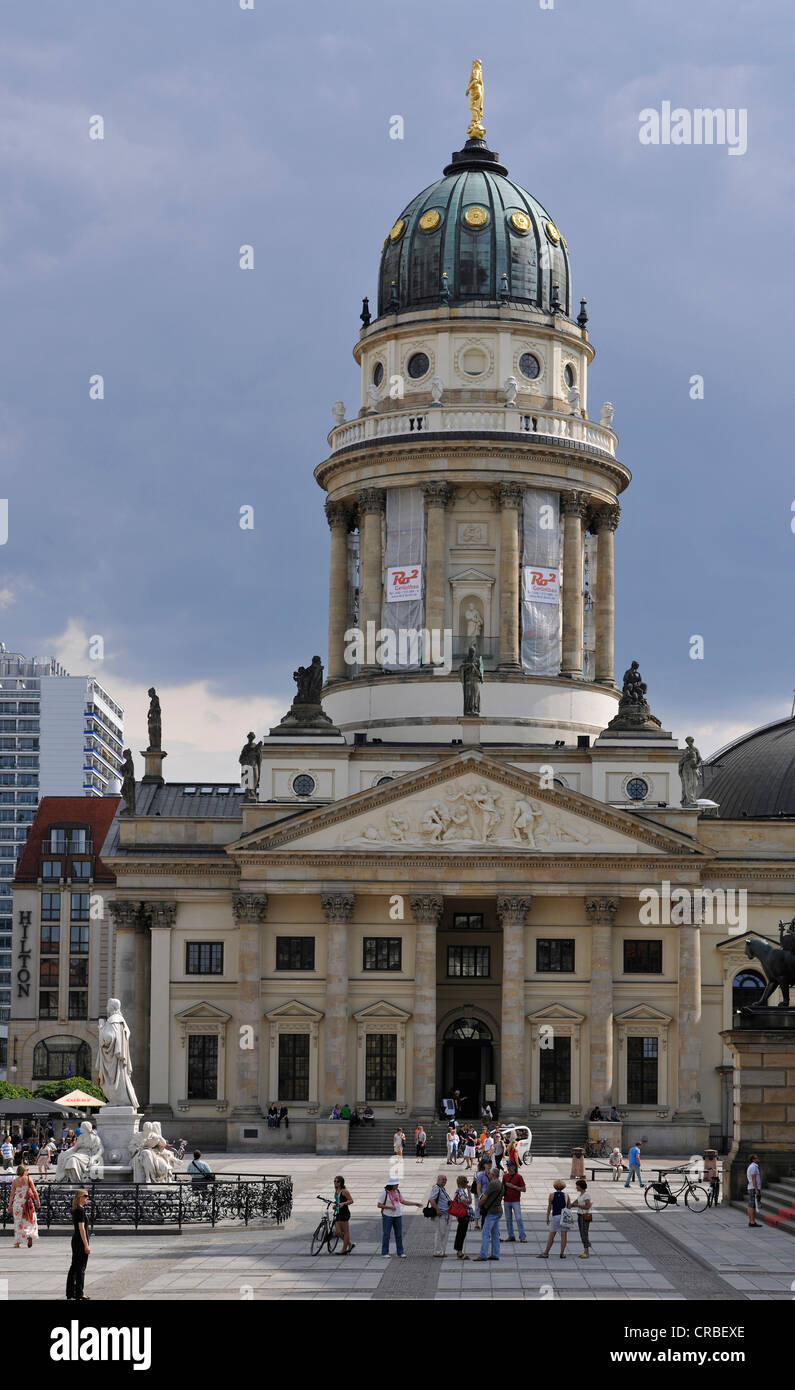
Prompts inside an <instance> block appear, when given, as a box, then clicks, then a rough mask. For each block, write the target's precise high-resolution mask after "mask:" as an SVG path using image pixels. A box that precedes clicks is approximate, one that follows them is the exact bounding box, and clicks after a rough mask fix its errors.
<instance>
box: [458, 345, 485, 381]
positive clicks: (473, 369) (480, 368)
mask: <svg viewBox="0 0 795 1390" xmlns="http://www.w3.org/2000/svg"><path fill="white" fill-rule="evenodd" d="M461 366H462V367H463V369H464V371H465V372H466V374H467V376H482V374H483V372H485V370H486V354H485V352H483V351H482V350H481V349H480V348H467V350H466V352H465V353H464V354H463V355H462V357H461Z"/></svg>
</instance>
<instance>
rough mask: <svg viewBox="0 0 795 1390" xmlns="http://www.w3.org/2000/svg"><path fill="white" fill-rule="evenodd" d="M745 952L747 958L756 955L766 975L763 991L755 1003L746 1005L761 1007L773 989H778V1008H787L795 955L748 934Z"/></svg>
mask: <svg viewBox="0 0 795 1390" xmlns="http://www.w3.org/2000/svg"><path fill="white" fill-rule="evenodd" d="M745 954H746V955H747V956H748V959H749V960H753V958H754V956H756V959H757V960H758V961H760V962H761V964H762V969H763V970H764V972H765V974H766V975H767V984H766V986H765V989H764V992H763V993H762V995H761V996H760V998H759V999H757V1000H756V1003H755V1004H752V1005H749V1006H747V1007H750V1008H752V1009H761V1008H762V1007H763V1005H765V1004H766V1003H767V1001H768V999H769V998H770V996H771V994H772V993H773V991H774V990H776V989H780V990H781V1000H782V1002H781V1003H780V1004H779V1005H778V1008H779V1009H788V1008H789V991H790V985H795V955H793V953H792V952H791V951H783V950H782V949H781V947H780V946H774V945H773V944H772V942H770V941H762V940H761V939H760V938H759V937H758V936H749V937H748V938H747V939H746V942H745Z"/></svg>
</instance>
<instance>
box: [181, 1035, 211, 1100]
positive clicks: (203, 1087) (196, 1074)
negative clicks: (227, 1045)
mask: <svg viewBox="0 0 795 1390" xmlns="http://www.w3.org/2000/svg"><path fill="white" fill-rule="evenodd" d="M217 1097H218V1038H217V1037H216V1035H215V1034H214V1033H192V1034H190V1036H189V1037H188V1100H216V1099H217Z"/></svg>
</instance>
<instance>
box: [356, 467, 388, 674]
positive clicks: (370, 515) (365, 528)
mask: <svg viewBox="0 0 795 1390" xmlns="http://www.w3.org/2000/svg"><path fill="white" fill-rule="evenodd" d="M357 501H358V504H359V625H360V627H361V629H362V631H363V632H364V634H365V638H366V637H367V632H368V629H367V624H368V623H374V624H375V629H374V633H373V635H375V632H377V631H378V629H379V628H380V626H381V600H382V594H383V568H384V562H383V548H382V544H381V518H382V516H383V514H384V509H385V507H386V494H385V493H384V492H383V491H382V489H381V488H376V487H368V488H363V489H362V491H361V492H360V493H359V494H358V498H357ZM368 655H369V653H368ZM362 669H363V670H364V671H374V670H377V669H378V668H377V667H376V666H374V665H373V664H372V663H366V664H365V666H364V667H363V668H362Z"/></svg>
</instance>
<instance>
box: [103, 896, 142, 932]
mask: <svg viewBox="0 0 795 1390" xmlns="http://www.w3.org/2000/svg"><path fill="white" fill-rule="evenodd" d="M108 911H109V912H110V915H111V918H112V919H113V925H114V927H138V926H140V923H141V904H140V903H139V902H123V901H121V900H119V899H115V900H114V901H113V902H109V903H108Z"/></svg>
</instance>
